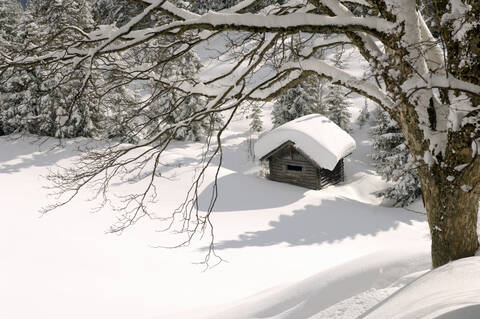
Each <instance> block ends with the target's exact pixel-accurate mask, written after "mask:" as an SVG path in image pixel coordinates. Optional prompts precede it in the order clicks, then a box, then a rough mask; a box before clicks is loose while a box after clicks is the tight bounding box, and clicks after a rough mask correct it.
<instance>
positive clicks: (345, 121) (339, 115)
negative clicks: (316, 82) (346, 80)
mask: <svg viewBox="0 0 480 319" xmlns="http://www.w3.org/2000/svg"><path fill="white" fill-rule="evenodd" d="M325 105H326V107H327V117H328V118H329V119H330V120H332V121H333V122H334V123H335V124H337V125H338V126H340V127H341V128H342V129H344V130H345V131H347V132H348V131H350V117H351V114H350V111H349V110H348V108H349V107H350V102H349V101H348V99H347V98H346V97H345V89H343V88H342V87H341V86H339V85H331V86H330V87H329V89H328V93H327V95H326V97H325Z"/></svg>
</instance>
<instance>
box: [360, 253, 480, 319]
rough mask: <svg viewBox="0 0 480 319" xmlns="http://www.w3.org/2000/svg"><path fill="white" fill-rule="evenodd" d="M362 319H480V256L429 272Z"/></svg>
mask: <svg viewBox="0 0 480 319" xmlns="http://www.w3.org/2000/svg"><path fill="white" fill-rule="evenodd" d="M362 318H365V319H376V318H379V319H380V318H381V319H383V318H392V319H394V318H398V319H400V318H401V319H408V318H412V319H413V318H424V319H427V318H441V319H457V318H462V319H478V318H480V257H470V258H464V259H460V260H457V261H454V262H451V263H449V264H447V265H445V266H442V267H440V268H437V269H434V270H432V271H430V272H428V273H427V274H425V275H424V276H422V277H420V278H419V279H417V280H416V281H414V282H412V283H411V284H410V285H407V286H406V287H404V288H403V289H401V290H399V291H398V292H397V293H395V294H393V295H392V296H390V297H389V298H388V299H386V300H385V301H383V302H382V303H380V304H378V305H377V306H376V307H374V308H372V309H371V310H370V311H369V312H368V313H366V314H364V315H363V316H362Z"/></svg>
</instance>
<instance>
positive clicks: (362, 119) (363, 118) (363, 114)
mask: <svg viewBox="0 0 480 319" xmlns="http://www.w3.org/2000/svg"><path fill="white" fill-rule="evenodd" d="M369 119H370V113H369V111H368V102H367V99H365V104H364V105H363V108H362V110H361V111H360V114H359V115H358V119H357V122H358V124H359V125H360V127H362V126H363V125H364V124H365V123H366V122H367V121H368V120H369Z"/></svg>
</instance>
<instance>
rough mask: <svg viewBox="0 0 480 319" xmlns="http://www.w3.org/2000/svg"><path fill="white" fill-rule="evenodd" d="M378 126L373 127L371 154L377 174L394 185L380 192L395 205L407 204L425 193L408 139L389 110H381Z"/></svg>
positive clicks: (378, 113)
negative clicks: (422, 191)
mask: <svg viewBox="0 0 480 319" xmlns="http://www.w3.org/2000/svg"><path fill="white" fill-rule="evenodd" d="M375 119H376V125H375V126H373V127H372V128H371V129H370V134H371V136H372V138H373V149H374V153H373V154H370V156H371V158H372V160H373V162H374V166H375V169H376V171H377V173H378V174H379V175H380V176H382V177H383V178H384V179H386V180H387V181H392V182H394V185H392V186H390V187H388V188H387V189H386V190H384V191H382V192H379V193H378V196H384V197H386V198H390V199H392V200H393V201H394V202H395V206H405V205H408V204H410V203H412V202H413V201H414V200H415V199H416V198H417V197H418V196H420V195H421V189H420V181H419V178H418V175H417V172H416V170H415V165H414V162H413V158H412V156H411V155H410V152H409V151H408V148H407V146H406V144H405V138H404V137H403V134H402V132H401V130H400V128H399V126H398V124H397V123H395V121H393V120H392V119H391V118H390V116H389V115H388V113H387V112H385V111H383V110H381V109H377V110H376V112H375Z"/></svg>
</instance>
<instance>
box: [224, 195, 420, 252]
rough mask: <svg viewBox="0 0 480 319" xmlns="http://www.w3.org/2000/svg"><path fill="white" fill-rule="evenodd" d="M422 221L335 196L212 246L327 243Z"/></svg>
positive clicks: (278, 204) (237, 246)
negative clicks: (236, 237) (266, 228)
mask: <svg viewBox="0 0 480 319" xmlns="http://www.w3.org/2000/svg"><path fill="white" fill-rule="evenodd" d="M290 199H293V197H292V196H291V197H290ZM282 200H283V201H285V198H282V196H279V197H278V202H277V203H275V204H274V206H281V205H282V204H281V203H280V201H282ZM268 205H269V204H266V205H262V206H268ZM270 205H271V203H270ZM259 208H260V207H259ZM259 214H261V212H259ZM425 220H426V218H425V217H424V216H422V215H418V214H413V213H406V212H405V211H404V210H401V209H389V211H388V212H386V211H385V208H384V207H379V206H375V205H370V204H365V203H361V202H358V201H354V200H350V199H347V198H341V197H339V198H336V199H334V200H331V199H329V200H321V203H319V205H307V206H305V207H304V208H302V209H297V210H294V211H293V213H292V214H291V215H281V216H280V218H279V219H278V220H275V221H271V222H270V223H269V226H270V227H271V228H270V229H268V230H261V231H254V232H246V233H244V234H242V235H240V236H239V238H238V239H236V240H228V241H221V242H219V243H216V248H217V249H228V248H243V247H249V246H256V247H263V246H273V245H277V244H282V243H286V244H288V245H290V246H301V245H314V244H322V243H331V242H334V241H340V240H343V239H347V238H355V237H356V236H359V235H360V236H368V235H371V236H375V235H376V234H378V233H380V232H384V231H388V230H392V229H396V228H398V226H399V225H400V224H402V223H403V224H412V222H414V221H420V222H423V221H425ZM373 221H374V222H373Z"/></svg>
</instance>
